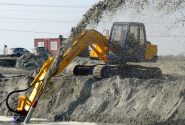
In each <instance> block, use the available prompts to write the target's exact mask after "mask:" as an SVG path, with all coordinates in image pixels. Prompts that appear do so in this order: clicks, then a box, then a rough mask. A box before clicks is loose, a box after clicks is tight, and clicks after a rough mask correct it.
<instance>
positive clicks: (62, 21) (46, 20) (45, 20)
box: [0, 17, 75, 23]
mask: <svg viewBox="0 0 185 125" xmlns="http://www.w3.org/2000/svg"><path fill="white" fill-rule="evenodd" d="M0 18H1V19H11V20H28V21H44V22H48V21H49V22H59V23H66V22H68V23H75V21H64V20H49V19H34V18H32V19H31V18H14V17H0Z"/></svg>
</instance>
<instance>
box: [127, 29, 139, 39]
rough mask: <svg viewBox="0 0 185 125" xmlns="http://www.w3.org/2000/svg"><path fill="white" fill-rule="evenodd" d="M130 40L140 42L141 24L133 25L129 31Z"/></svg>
mask: <svg viewBox="0 0 185 125" xmlns="http://www.w3.org/2000/svg"><path fill="white" fill-rule="evenodd" d="M129 41H130V42H139V26H131V27H130V32H129Z"/></svg>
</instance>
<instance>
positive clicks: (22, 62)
mask: <svg viewBox="0 0 185 125" xmlns="http://www.w3.org/2000/svg"><path fill="white" fill-rule="evenodd" d="M47 58H48V56H47V55H44V54H42V55H34V54H31V53H28V54H24V55H23V56H21V57H20V58H18V59H17V62H16V67H17V68H21V69H26V70H39V69H40V68H41V67H42V64H43V63H44V62H45V61H46V60H47Z"/></svg>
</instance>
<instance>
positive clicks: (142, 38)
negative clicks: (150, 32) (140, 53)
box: [140, 27, 145, 45]
mask: <svg viewBox="0 0 185 125" xmlns="http://www.w3.org/2000/svg"><path fill="white" fill-rule="evenodd" d="M144 42H145V36H144V28H143V27H140V45H143V44H144Z"/></svg>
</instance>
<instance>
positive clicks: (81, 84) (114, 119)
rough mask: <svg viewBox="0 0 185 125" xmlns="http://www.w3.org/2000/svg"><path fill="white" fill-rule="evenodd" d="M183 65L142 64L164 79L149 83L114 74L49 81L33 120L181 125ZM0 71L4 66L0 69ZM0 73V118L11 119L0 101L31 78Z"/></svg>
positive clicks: (86, 60)
mask: <svg viewBox="0 0 185 125" xmlns="http://www.w3.org/2000/svg"><path fill="white" fill-rule="evenodd" d="M80 60H81V61H80ZM82 60H83V61H82ZM75 62H78V63H82V62H85V63H90V60H88V59H86V58H77V59H75ZM91 63H92V62H91ZM132 64H133V63H132ZM184 64H185V61H165V60H163V61H158V62H157V63H141V65H145V66H146V65H147V66H150V67H153V66H157V67H160V68H161V70H162V71H163V75H162V76H161V77H159V78H152V79H139V78H123V77H122V76H119V75H118V76H113V77H111V78H106V79H101V80H97V79H95V78H93V76H71V75H68V74H66V73H63V74H61V75H60V76H57V77H54V78H53V79H52V80H51V83H50V85H49V86H48V87H47V89H46V90H45V92H44V94H43V96H42V98H41V100H40V101H39V104H38V107H37V109H36V112H35V113H34V117H38V118H47V119H49V120H50V121H80V122H83V121H88V122H101V123H102V122H103V123H125V124H131V125H132V124H133V125H135V124H138V125H141V124H142V125H144V124H146V125H147V124H164V123H166V124H168V123H170V124H172V123H173V124H182V123H183V122H184V120H185V118H184V115H185V114H184V110H185V108H184V105H185V101H184V92H185V84H184V83H185V79H184V74H185V68H184ZM133 65H134V64H133ZM4 68H7V67H0V69H4ZM0 71H1V72H0V74H1V75H0V79H1V80H0V93H1V96H0V100H1V102H0V115H12V113H10V112H9V111H8V109H7V108H6V105H5V98H6V96H7V94H8V93H9V92H11V91H12V90H17V89H24V88H27V87H28V85H29V83H30V82H31V80H32V77H31V76H32V74H31V73H30V72H29V73H28V72H26V70H23V69H20V68H8V69H6V70H0ZM8 71H9V72H10V73H12V74H11V75H10V76H8V75H7V74H8ZM12 71H14V72H15V71H16V72H15V73H13V72H12ZM17 73H20V74H17ZM2 74H5V76H3V75H2ZM13 74H14V75H13ZM23 74H25V75H23ZM22 94H23V93H22ZM17 97H18V95H17V94H15V95H14V96H13V98H12V100H11V99H10V103H11V106H12V107H14V106H15V104H16V102H17Z"/></svg>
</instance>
